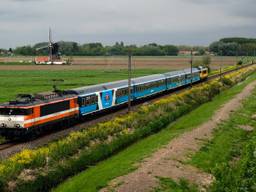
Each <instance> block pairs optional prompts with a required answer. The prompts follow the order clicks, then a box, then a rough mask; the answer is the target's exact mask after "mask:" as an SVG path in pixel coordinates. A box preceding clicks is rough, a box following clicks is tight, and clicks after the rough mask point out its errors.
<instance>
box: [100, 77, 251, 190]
mask: <svg viewBox="0 0 256 192" xmlns="http://www.w3.org/2000/svg"><path fill="white" fill-rule="evenodd" d="M255 87H256V81H254V82H252V83H250V84H249V85H247V86H246V87H245V89H244V90H243V91H242V92H241V93H239V94H238V95H236V96H235V97H234V98H233V99H231V100H230V101H229V102H228V103H226V104H224V105H223V106H222V107H221V108H220V109H219V110H218V111H216V112H215V114H214V115H213V117H212V118H211V120H209V121H208V122H206V123H204V124H202V125H200V126H199V127H197V128H195V129H193V130H191V131H189V132H186V133H184V134H183V135H181V136H179V137H177V138H175V139H173V140H172V141H171V142H170V143H169V144H168V145H166V146H165V147H163V148H162V149H160V150H158V151H157V152H155V153H154V154H153V155H152V156H151V157H149V158H146V159H145V160H144V161H143V163H141V164H140V165H139V168H138V169H137V170H135V171H134V172H131V173H129V174H128V175H125V176H121V177H119V178H116V179H114V180H113V181H111V182H110V184H109V186H108V187H107V188H105V189H102V190H101V192H108V191H118V192H146V191H151V190H152V189H153V188H155V187H157V185H158V179H157V178H156V177H167V178H172V179H174V180H179V179H180V178H185V179H187V180H189V181H190V182H192V183H195V184H197V185H198V186H199V187H200V189H201V191H204V189H205V188H206V187H207V186H209V185H210V184H211V183H212V181H213V180H214V177H213V176H212V175H209V174H207V173H204V172H202V171H200V170H198V169H197V168H195V167H192V166H190V165H185V164H183V163H182V162H184V161H185V160H187V159H188V158H189V157H188V155H191V154H193V153H195V152H196V151H198V150H199V149H200V147H201V146H202V144H203V142H202V140H205V139H210V138H211V137H212V133H213V130H214V128H216V127H217V125H218V124H219V123H220V122H221V121H224V120H227V119H228V118H229V115H230V113H231V112H233V111H235V110H237V109H238V108H239V107H240V106H241V101H242V100H244V99H245V98H246V97H248V96H249V95H250V94H251V92H252V90H253V89H254V88H255Z"/></svg>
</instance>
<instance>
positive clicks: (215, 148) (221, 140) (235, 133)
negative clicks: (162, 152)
mask: <svg viewBox="0 0 256 192" xmlns="http://www.w3.org/2000/svg"><path fill="white" fill-rule="evenodd" d="M255 96H256V91H254V95H253V96H252V97H250V99H248V100H247V101H246V102H245V105H244V107H243V108H242V109H241V110H239V111H238V112H236V113H235V114H234V115H232V116H231V118H230V119H229V120H228V121H227V122H224V123H223V124H221V125H220V126H219V128H218V129H217V130H216V131H215V133H214V138H213V139H212V140H210V141H208V142H207V143H206V144H205V145H204V146H203V147H202V148H201V149H200V151H199V152H198V153H196V154H195V155H194V156H193V157H192V159H191V164H193V165H195V166H197V167H199V168H201V169H203V170H205V171H207V172H210V173H214V169H215V167H216V166H218V165H219V164H221V163H223V162H227V161H229V160H230V159H231V158H233V157H235V156H239V154H240V153H241V151H239V150H240V149H241V147H242V146H243V145H244V144H245V143H246V141H247V140H248V136H249V135H250V134H251V133H250V132H247V131H245V130H243V129H241V128H238V125H250V126H254V127H255V125H254V120H252V119H251V118H250V117H251V115H252V113H253V112H255V106H256V101H255ZM241 114H242V115H241Z"/></svg>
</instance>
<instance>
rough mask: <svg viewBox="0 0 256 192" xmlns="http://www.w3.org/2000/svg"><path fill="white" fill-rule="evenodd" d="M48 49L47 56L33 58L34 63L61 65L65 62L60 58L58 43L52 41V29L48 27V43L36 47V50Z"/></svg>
mask: <svg viewBox="0 0 256 192" xmlns="http://www.w3.org/2000/svg"><path fill="white" fill-rule="evenodd" d="M45 49H48V50H49V55H48V57H38V58H36V59H35V63H36V64H51V65H53V64H56V65H63V64H67V62H66V61H62V60H61V59H60V54H59V45H58V43H54V42H53V40H52V30H51V28H49V42H48V45H46V46H42V47H39V48H37V49H36V51H40V50H45Z"/></svg>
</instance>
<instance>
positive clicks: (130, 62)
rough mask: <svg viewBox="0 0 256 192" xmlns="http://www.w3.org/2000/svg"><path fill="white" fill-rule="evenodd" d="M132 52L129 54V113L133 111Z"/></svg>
mask: <svg viewBox="0 0 256 192" xmlns="http://www.w3.org/2000/svg"><path fill="white" fill-rule="evenodd" d="M131 76H132V51H131V50H129V52H128V112H130V111H131V92H132V91H131V78H132V77H131Z"/></svg>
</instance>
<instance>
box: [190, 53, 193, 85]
mask: <svg viewBox="0 0 256 192" xmlns="http://www.w3.org/2000/svg"><path fill="white" fill-rule="evenodd" d="M192 75H193V49H191V51H190V76H191V77H190V86H191V87H192V84H193V80H192V79H193V78H192Z"/></svg>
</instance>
